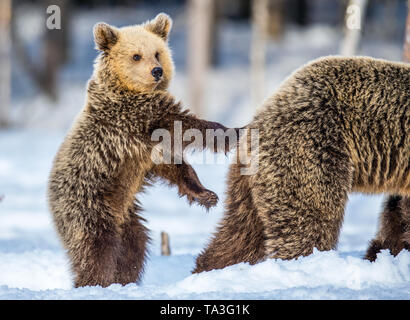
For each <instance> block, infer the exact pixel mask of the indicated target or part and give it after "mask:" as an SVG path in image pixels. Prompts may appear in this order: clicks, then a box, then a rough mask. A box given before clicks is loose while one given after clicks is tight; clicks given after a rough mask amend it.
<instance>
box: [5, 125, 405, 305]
mask: <svg viewBox="0 0 410 320" xmlns="http://www.w3.org/2000/svg"><path fill="white" fill-rule="evenodd" d="M62 139H63V134H62V133H61V132H55V131H50V130H48V131H45V132H42V131H38V130H37V131H36V130H15V131H14V130H13V131H3V132H0V146H1V150H0V194H1V195H4V198H3V200H2V202H0V299H166V298H171V299H180V298H183V299H207V298H212V299H230V298H232V299H284V298H285V299H286V298H287V299H289V298H296V299H341V298H342V299H390V298H395V299H409V298H410V289H409V288H410V287H409V285H410V267H409V266H410V252H402V253H400V254H399V255H398V256H397V257H393V256H391V255H390V254H389V253H388V252H382V254H381V255H380V256H379V258H378V259H377V261H376V262H375V263H370V262H368V261H365V260H363V259H362V256H363V254H364V250H365V249H366V246H367V242H368V240H370V239H371V237H372V236H373V235H374V232H375V230H376V224H377V215H378V212H379V211H380V204H381V197H380V196H377V197H376V196H373V197H370V196H366V197H365V196H359V195H355V196H352V197H351V199H350V201H349V203H348V206H347V213H346V219H345V224H344V227H343V230H342V233H341V239H340V245H339V249H338V250H337V251H331V252H315V253H314V254H313V255H311V256H309V257H305V258H299V259H297V260H292V261H281V260H270V261H266V262H263V263H260V264H258V265H255V266H250V265H248V264H238V265H235V266H231V267H228V268H226V269H224V270H217V271H211V272H205V273H202V274H196V275H191V274H190V271H191V270H192V269H193V267H194V259H195V256H196V255H197V254H198V253H199V252H200V250H201V249H202V248H203V247H204V246H205V244H206V241H207V239H208V238H209V236H210V234H211V233H212V232H213V231H214V229H215V226H216V224H217V222H218V220H219V219H220V217H221V214H222V201H223V199H224V194H223V191H224V181H225V174H226V170H227V165H217V164H215V165H195V168H196V169H197V172H198V175H199V177H200V179H201V180H202V181H203V183H204V185H205V186H207V187H208V188H210V189H212V190H214V191H215V192H217V194H218V195H219V196H220V203H219V205H218V206H217V207H216V208H214V209H212V210H210V211H209V212H208V213H206V212H205V211H204V210H203V209H201V208H200V207H198V206H195V205H194V206H191V207H190V206H189V205H188V204H187V202H186V201H185V200H184V199H180V198H179V197H178V196H177V192H176V190H175V188H169V187H166V186H163V185H160V184H159V185H155V186H153V187H152V188H150V189H149V190H148V192H147V193H146V194H144V195H143V196H142V203H143V206H144V208H145V214H144V216H145V217H146V218H147V220H148V224H147V225H148V227H149V229H150V230H151V236H152V238H153V241H152V244H151V246H150V252H151V254H150V258H149V261H148V264H147V267H146V273H145V276H144V279H143V281H142V283H141V284H140V285H136V284H130V285H127V286H125V287H121V286H120V285H112V286H110V287H108V288H105V289H103V288H99V287H91V288H80V289H73V288H72V282H71V276H70V273H69V269H68V261H67V258H66V256H65V254H64V251H63V249H62V247H61V245H60V243H59V240H58V237H57V235H56V232H55V230H54V227H53V225H52V221H51V217H50V214H49V212H48V209H47V203H46V197H45V193H46V183H47V176H48V172H49V170H50V166H51V162H52V158H53V156H54V154H55V152H56V149H57V148H58V145H59V143H61V141H62ZM159 195H160V196H159ZM159 199H161V200H159ZM163 230H164V231H167V232H168V233H169V234H170V239H171V249H172V255H171V256H170V257H163V256H161V255H160V254H159V253H160V232H161V231H163Z"/></svg>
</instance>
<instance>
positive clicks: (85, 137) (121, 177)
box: [48, 14, 226, 287]
mask: <svg viewBox="0 0 410 320" xmlns="http://www.w3.org/2000/svg"><path fill="white" fill-rule="evenodd" d="M170 28H171V20H170V18H169V17H168V16H166V15H164V14H160V15H158V16H157V17H156V18H155V19H154V20H152V21H150V22H148V23H146V24H144V25H136V26H131V27H124V28H121V29H117V28H115V27H112V26H109V25H107V24H104V23H100V24H97V25H96V26H95V28H94V38H95V43H96V46H97V49H98V50H100V51H101V54H100V56H99V57H98V58H97V61H96V64H95V69H94V74H93V76H92V78H91V79H90V81H89V83H88V88H87V99H86V104H85V107H84V109H83V111H82V112H81V114H80V115H79V116H78V118H77V119H76V121H75V123H74V125H73V127H72V128H71V130H70V132H69V133H68V135H67V137H66V138H65V140H64V142H63V144H62V145H61V147H60V149H59V151H58V153H57V155H56V157H55V160H54V164H53V168H52V171H51V174H50V178H49V188H48V195H49V206H50V210H51V212H52V214H53V218H54V222H55V225H56V228H57V231H58V233H59V235H60V238H61V240H62V243H63V245H64V247H65V249H66V250H67V253H68V256H69V258H70V261H71V266H72V270H73V272H74V275H75V286H77V287H78V286H85V285H101V286H108V285H110V284H111V283H121V284H126V283H129V282H135V281H138V280H139V279H140V277H141V273H142V270H143V265H144V260H145V256H146V243H147V241H148V235H147V229H146V228H145V227H144V226H143V224H142V222H144V219H143V218H142V217H141V216H140V215H139V214H140V212H141V208H140V205H139V202H138V201H137V200H136V199H135V194H137V193H140V192H142V191H143V189H144V187H145V186H147V185H149V184H150V182H152V181H153V180H154V179H155V178H156V177H159V178H163V179H165V180H166V181H168V182H169V184H171V185H176V186H178V192H179V195H180V196H187V198H188V200H189V202H194V201H195V202H198V203H199V204H201V205H203V206H205V207H206V208H209V207H211V206H213V205H215V204H216V202H217V200H218V198H217V196H216V194H215V193H213V192H212V191H209V190H207V189H205V188H204V187H203V186H202V184H201V182H200V181H199V179H198V177H197V175H196V173H195V171H194V170H193V168H192V167H191V166H190V165H189V164H187V163H186V162H182V163H181V164H159V165H156V164H155V163H154V162H153V160H152V159H151V151H152V149H153V147H154V142H152V141H151V134H152V132H153V131H154V130H155V129H157V128H161V129H167V130H169V131H170V132H171V136H172V133H173V128H174V121H181V122H182V129H183V133H184V131H185V130H187V129H189V128H197V129H199V130H200V131H201V132H202V133H203V137H205V136H206V135H205V130H206V129H223V130H225V129H226V128H225V127H224V126H222V125H220V124H219V123H216V122H209V121H204V120H200V119H197V118H196V117H195V116H193V115H192V114H190V113H189V112H188V111H182V110H181V106H180V104H179V103H176V102H175V101H174V98H173V97H172V96H171V95H170V94H169V93H168V92H167V91H165V90H166V89H167V87H168V83H169V81H170V79H171V77H172V72H173V63H172V59H171V54H170V51H169V48H168V45H167V43H166V41H167V37H168V33H169V31H170ZM135 55H139V58H138V59H136V58H135ZM154 68H162V76H161V77H154V74H153V71H154ZM157 143H158V142H157ZM183 143H184V145H183V146H186V145H187V144H188V143H189V141H188V142H183ZM204 145H205V143H204ZM215 150H216V149H215Z"/></svg>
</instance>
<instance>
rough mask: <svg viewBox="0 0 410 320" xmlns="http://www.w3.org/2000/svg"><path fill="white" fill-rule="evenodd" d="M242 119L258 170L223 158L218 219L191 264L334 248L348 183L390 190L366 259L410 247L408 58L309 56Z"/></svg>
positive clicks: (202, 267)
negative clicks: (255, 142) (254, 138)
mask: <svg viewBox="0 0 410 320" xmlns="http://www.w3.org/2000/svg"><path fill="white" fill-rule="evenodd" d="M247 127H248V128H250V129H258V130H259V138H258V139H259V155H258V156H259V159H258V158H255V159H253V160H252V161H253V162H254V163H257V169H258V170H257V171H256V173H255V174H254V175H241V169H242V168H244V167H246V165H243V164H236V163H233V164H231V166H230V170H229V174H228V179H227V180H228V186H227V192H226V194H227V198H226V203H225V208H226V211H225V214H224V217H223V220H222V223H221V225H220V226H219V227H218V230H217V232H216V233H215V234H214V236H213V238H212V239H211V241H210V243H209V245H208V246H207V248H206V249H205V250H204V251H203V252H202V253H201V254H200V255H199V256H198V258H197V260H196V268H195V270H194V271H193V272H202V271H208V270H212V269H220V268H224V267H226V266H229V265H232V264H236V263H239V262H249V263H251V264H254V263H257V262H259V261H261V260H263V259H265V258H280V259H293V258H296V257H299V256H306V255H309V254H311V253H312V252H313V248H315V247H316V248H317V249H318V250H331V249H334V248H335V247H336V245H337V241H338V238H339V231H340V228H341V225H342V221H343V216H344V208H345V204H346V201H347V197H348V193H349V192H352V191H353V192H364V193H382V192H384V193H389V194H391V195H390V196H389V198H388V200H387V202H386V205H385V209H384V212H383V213H382V217H381V220H380V230H379V232H378V234H377V236H376V238H375V239H374V240H373V241H372V242H371V245H370V247H369V249H368V252H367V254H366V258H367V259H369V260H375V259H376V254H377V252H379V251H380V250H381V249H389V250H390V251H391V253H392V254H394V255H396V254H398V253H399V252H400V251H401V250H402V249H407V250H409V249H410V64H404V63H395V62H389V61H385V60H379V59H373V58H366V57H358V58H342V57H326V58H322V59H319V60H316V61H314V62H312V63H310V64H308V65H306V66H304V67H302V68H301V69H299V70H297V71H296V72H294V73H293V74H292V75H291V76H290V77H289V78H288V79H287V80H286V81H284V83H283V84H282V85H281V87H280V88H279V89H278V90H277V91H276V93H275V94H274V95H273V96H272V97H270V98H269V99H268V100H267V101H266V102H265V105H264V109H263V110H262V111H261V112H260V113H259V114H257V115H256V116H255V118H254V120H253V121H252V122H251V123H250V124H249V125H248V126H247ZM244 139H246V136H243V137H242V138H241V140H240V145H241V144H242V143H243V140H244ZM238 149H239V148H238Z"/></svg>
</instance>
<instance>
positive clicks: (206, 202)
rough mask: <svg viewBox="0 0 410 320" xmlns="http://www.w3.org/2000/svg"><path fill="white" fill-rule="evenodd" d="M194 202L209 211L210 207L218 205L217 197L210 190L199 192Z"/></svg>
mask: <svg viewBox="0 0 410 320" xmlns="http://www.w3.org/2000/svg"><path fill="white" fill-rule="evenodd" d="M195 200H196V202H198V203H199V204H200V205H201V206H204V207H205V208H207V209H209V208H211V207H214V206H216V204H217V203H218V200H219V199H218V196H217V195H216V193H215V192H213V191H211V190H205V191H203V192H201V193H200V194H199V195H198V196H197V197H196V198H195Z"/></svg>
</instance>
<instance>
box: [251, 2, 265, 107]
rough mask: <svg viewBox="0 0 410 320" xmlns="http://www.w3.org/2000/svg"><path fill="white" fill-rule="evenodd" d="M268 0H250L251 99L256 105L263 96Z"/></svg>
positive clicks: (255, 105)
mask: <svg viewBox="0 0 410 320" xmlns="http://www.w3.org/2000/svg"><path fill="white" fill-rule="evenodd" d="M268 12H269V10H268V0H253V1H252V39H251V52H250V60H251V99H252V104H253V106H254V107H257V106H258V105H260V103H261V102H262V100H263V98H264V97H265V68H266V61H265V60H266V40H267V36H268V17H269V13H268Z"/></svg>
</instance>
